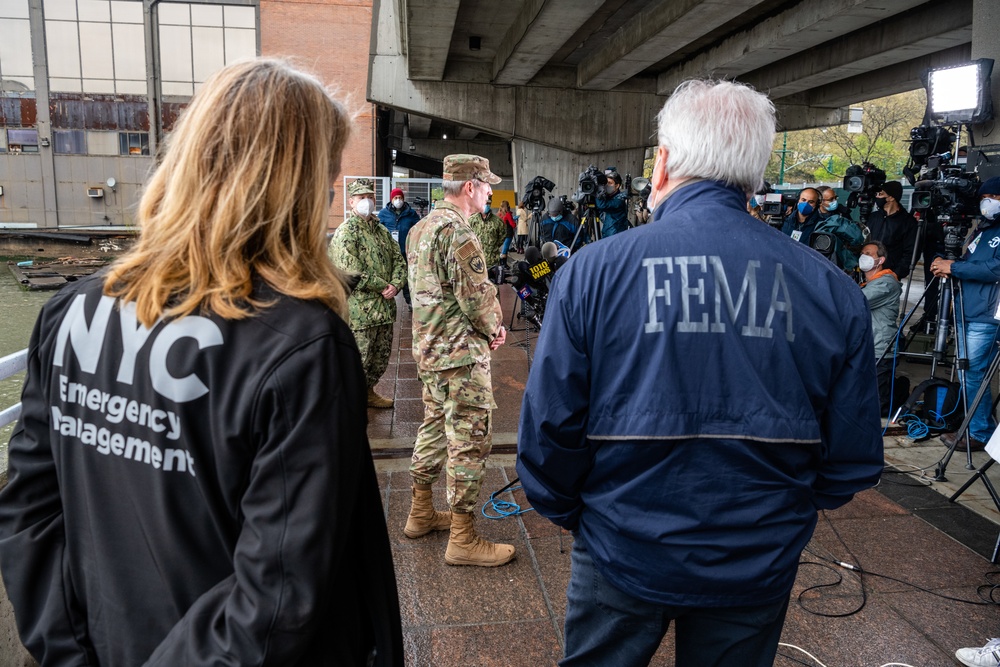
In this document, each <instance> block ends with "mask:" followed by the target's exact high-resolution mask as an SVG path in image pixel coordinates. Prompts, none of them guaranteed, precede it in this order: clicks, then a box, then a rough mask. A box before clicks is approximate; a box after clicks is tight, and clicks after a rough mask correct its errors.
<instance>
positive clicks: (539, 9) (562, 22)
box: [491, 0, 604, 86]
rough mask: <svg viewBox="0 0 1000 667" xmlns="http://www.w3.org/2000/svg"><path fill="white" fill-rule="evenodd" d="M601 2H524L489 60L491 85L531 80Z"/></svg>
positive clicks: (521, 83)
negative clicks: (490, 63) (491, 64)
mask: <svg viewBox="0 0 1000 667" xmlns="http://www.w3.org/2000/svg"><path fill="white" fill-rule="evenodd" d="M603 4H604V0H525V2H524V5H523V6H522V8H521V11H520V12H519V13H518V14H517V16H516V17H515V18H514V22H513V23H512V24H511V26H510V29H508V30H507V33H506V34H505V35H504V36H503V38H502V39H501V40H500V45H499V46H498V47H497V53H496V56H495V57H494V59H493V76H492V77H491V78H492V80H493V83H496V84H500V85H505V86H519V85H524V84H526V83H528V82H529V81H531V80H532V79H533V78H534V76H535V75H536V74H538V72H539V70H541V69H542V67H544V66H545V65H546V64H547V63H548V62H549V60H551V59H552V56H554V55H555V54H556V52H557V51H558V50H559V49H560V48H562V46H563V44H565V43H566V40H568V39H569V38H570V37H572V36H573V35H574V34H575V33H576V31H577V30H579V29H580V26H582V25H583V24H584V23H586V22H587V19H589V18H590V17H591V16H592V15H593V14H594V12H596V11H597V10H598V9H599V8H600V7H601V5H603Z"/></svg>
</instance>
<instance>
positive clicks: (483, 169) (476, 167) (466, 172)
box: [442, 154, 502, 185]
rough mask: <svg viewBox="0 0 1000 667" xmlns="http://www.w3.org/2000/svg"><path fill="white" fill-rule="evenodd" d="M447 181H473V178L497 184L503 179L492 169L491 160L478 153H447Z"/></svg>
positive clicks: (445, 170)
mask: <svg viewBox="0 0 1000 667" xmlns="http://www.w3.org/2000/svg"><path fill="white" fill-rule="evenodd" d="M442 178H443V179H444V180H446V181H471V180H473V179H475V180H477V181H482V182H483V183H490V184H491V185H496V184H497V183H499V182H500V181H501V180H502V179H501V178H500V177H499V176H497V175H496V174H494V173H493V172H491V171H490V161H489V160H487V159H486V158H484V157H480V156H478V155H468V154H459V155H446V156H445V158H444V174H443V176H442Z"/></svg>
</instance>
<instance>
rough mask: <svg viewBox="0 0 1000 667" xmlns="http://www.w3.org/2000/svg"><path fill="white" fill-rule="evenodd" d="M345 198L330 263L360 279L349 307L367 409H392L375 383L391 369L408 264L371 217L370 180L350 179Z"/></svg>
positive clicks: (396, 244) (372, 188) (331, 244)
mask: <svg viewBox="0 0 1000 667" xmlns="http://www.w3.org/2000/svg"><path fill="white" fill-rule="evenodd" d="M347 194H348V195H350V203H351V215H350V216H349V217H348V218H347V220H345V221H344V222H343V224H341V225H340V227H337V231H336V232H334V234H333V239H332V240H331V241H330V259H331V260H333V263H334V264H335V265H336V266H337V267H339V268H340V269H343V270H344V271H346V272H347V273H349V274H351V275H352V276H355V277H356V279H357V281H358V282H357V284H356V285H355V286H354V290H353V291H352V292H351V295H350V297H349V298H348V299H347V305H348V308H349V309H350V325H351V330H352V331H353V332H354V338H355V340H357V342H358V350H359V351H360V352H361V363H362V365H363V366H364V370H365V378H366V379H367V381H368V407H372V408H391V407H392V399H390V398H384V397H382V396H379V395H378V394H377V393H375V385H376V383H378V380H379V378H380V377H382V374H383V373H385V369H386V367H387V366H388V365H389V355H390V353H391V352H392V325H393V323H394V322H395V321H396V300H395V296H396V293H397V292H399V290H400V289H402V287H403V285H405V284H406V263H405V262H404V261H403V253H401V252H400V250H399V244H398V243H396V241H395V240H394V239H393V238H392V234H390V233H389V230H388V229H386V228H385V227H384V226H383V225H382V224H380V223H379V220H378V218H377V217H375V215H374V211H375V188H374V186H373V184H372V181H371V179H368V178H359V179H358V180H356V181H354V182H353V183H351V184H350V185H349V186H347Z"/></svg>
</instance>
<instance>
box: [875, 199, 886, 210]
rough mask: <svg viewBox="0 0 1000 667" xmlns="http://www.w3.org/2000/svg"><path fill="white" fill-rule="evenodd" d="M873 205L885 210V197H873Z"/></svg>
mask: <svg viewBox="0 0 1000 667" xmlns="http://www.w3.org/2000/svg"><path fill="white" fill-rule="evenodd" d="M875 205H876V206H878V207H879V208H881V209H883V210H884V209H885V197H875Z"/></svg>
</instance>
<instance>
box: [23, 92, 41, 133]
mask: <svg viewBox="0 0 1000 667" xmlns="http://www.w3.org/2000/svg"><path fill="white" fill-rule="evenodd" d="M37 124H38V104H37V103H36V100H35V98H34V97H22V98H21V125H24V126H25V127H34V126H35V125H37Z"/></svg>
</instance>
